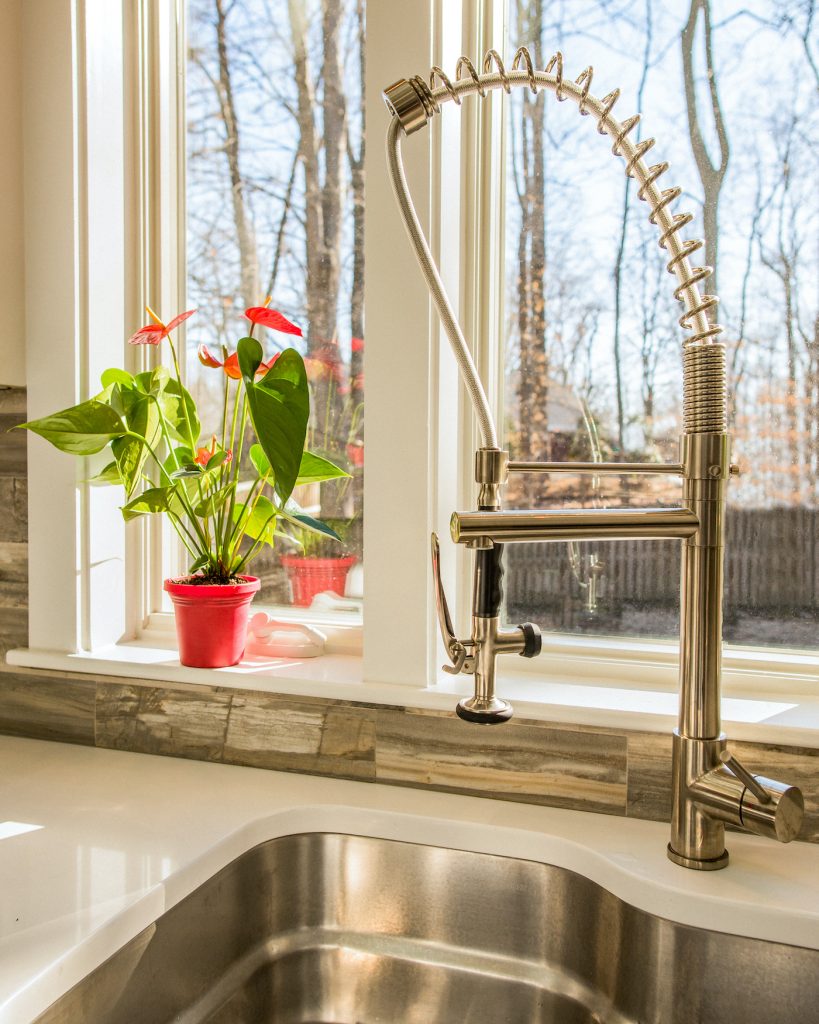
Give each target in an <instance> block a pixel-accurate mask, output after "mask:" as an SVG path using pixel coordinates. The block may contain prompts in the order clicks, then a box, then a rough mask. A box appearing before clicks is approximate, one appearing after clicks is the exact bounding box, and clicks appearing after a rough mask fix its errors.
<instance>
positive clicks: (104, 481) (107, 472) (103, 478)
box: [88, 462, 122, 487]
mask: <svg viewBox="0 0 819 1024" xmlns="http://www.w3.org/2000/svg"><path fill="white" fill-rule="evenodd" d="M88 483H89V484H91V485H92V487H102V486H106V485H111V484H121V483H122V478H121V477H120V475H119V469H118V468H117V464H116V462H109V463H108V465H107V466H105V468H104V469H101V470H100V471H99V473H97V475H96V476H92V477H91V479H90V480H89V481H88Z"/></svg>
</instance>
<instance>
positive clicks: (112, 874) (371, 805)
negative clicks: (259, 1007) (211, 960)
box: [0, 737, 819, 1024]
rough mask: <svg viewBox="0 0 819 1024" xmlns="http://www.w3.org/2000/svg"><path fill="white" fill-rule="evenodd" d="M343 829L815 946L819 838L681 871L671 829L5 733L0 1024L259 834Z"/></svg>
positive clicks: (20, 1015)
mask: <svg viewBox="0 0 819 1024" xmlns="http://www.w3.org/2000/svg"><path fill="white" fill-rule="evenodd" d="M300 832H347V833H352V834H356V835H365V836H375V837H379V838H385V839H398V840H405V841H410V842H417V843H424V844H429V845H437V846H446V847H452V848H457V849H463V850H474V851H478V852H484V853H492V854H496V855H501V856H503V855H507V856H515V857H522V858H526V859H529V860H536V861H542V862H545V863H551V864H557V865H560V866H563V867H568V868H571V869H572V870H574V871H578V872H580V873H582V874H584V875H586V876H587V877H589V878H591V879H593V880H595V881H597V882H599V883H600V884H601V885H603V886H605V887H606V888H607V889H609V890H610V891H612V892H613V893H615V894H616V895H618V896H619V897H621V898H622V899H624V900H627V901H628V902H630V903H632V904H634V905H635V906H638V907H640V908H642V909H644V910H647V911H649V912H651V913H654V914H658V915H660V916H662V917H667V918H671V919H673V920H675V921H679V922H681V923H684V924H691V925H695V926H699V927H707V928H715V929H718V930H720V931H726V932H732V933H734V934H739V935H747V936H752V937H756V938H768V939H772V940H776V941H779V942H787V943H790V944H793V945H801V946H809V947H812V948H815V949H819V846H815V845H807V844H801V843H793V844H791V845H790V846H786V847H783V846H778V845H777V844H775V843H770V842H766V841H764V840H760V839H756V838H755V837H751V836H741V835H730V836H729V837H728V846H729V849H730V852H731V865H730V866H729V867H728V868H727V869H726V870H724V871H719V872H714V873H711V872H694V871H686V870H684V869H682V868H678V867H676V866H674V865H673V864H671V862H670V861H669V860H668V859H667V858H666V855H665V847H666V843H667V841H668V827H667V826H666V825H661V824H655V823H653V822H644V821H635V820H627V819H624V818H617V817H609V816H606V815H600V814H588V813H581V812H578V811H563V810H556V809H552V808H545V807H534V806H531V805H527V804H515V803H507V802H502V801H495V800H491V801H490V800H481V799H476V798H473V797H460V796H452V795H449V794H442V793H432V792H425V791H422V790H412V789H403V788H397V787H390V786H383V785H376V784H369V783H360V782H346V781H342V780H336V779H325V778H317V777H313V776H303V775H295V774H283V773H280V772H270V771H263V770H259V769H254V768H239V767H235V766H232V765H222V764H210V763H203V762H198V761H183V760H174V759H172V758H165V757H153V756H149V755H145V754H131V753H120V752H115V751H108V750H97V749H93V748H88V747H72V746H69V745H67V744H59V743H47V742H42V741H38V740H25V739H14V738H10V737H0V882H1V883H2V885H1V887H0V1024H20V1022H29V1021H31V1020H32V1019H33V1018H34V1017H36V1016H37V1014H39V1013H40V1012H42V1011H43V1010H44V1009H45V1008H46V1007H47V1006H48V1005H49V1004H50V1003H52V1002H53V1001H54V1000H55V999H56V998H58V996H60V995H61V994H62V993H63V992H65V991H67V990H68V989H69V988H70V987H71V986H72V985H74V984H75V983H76V982H78V981H79V980H81V979H82V978H83V977H84V976H85V975H86V974H87V973H88V972H89V971H91V970H93V969H94V968H95V967H96V966H97V965H98V964H100V963H102V961H103V960H105V959H106V958H107V957H108V956H110V955H111V954H112V953H113V952H114V951H115V950H116V949H118V948H119V947H120V946H121V945H122V944H123V943H124V942H126V941H127V940H128V939H130V938H131V937H133V936H134V935H136V934H137V933H138V932H139V931H141V930H142V929H143V928H145V927H146V926H147V925H148V924H150V923H151V922H152V921H154V920H155V919H156V918H157V917H158V916H159V915H160V914H162V913H163V912H164V911H165V910H167V909H168V908H169V907H171V906H173V905H174V904H175V903H177V902H178V901H179V900H181V899H182V898H183V897H184V896H186V895H187V894H188V893H189V892H191V891H192V890H193V889H195V888H196V887H197V886H198V885H199V884H200V883H201V882H203V881H204V880H205V879H206V878H208V877H210V876H211V875H212V874H214V872H216V871H218V870H219V869H220V868H221V867H223V866H224V865H225V864H227V863H228V862H230V861H231V860H233V859H234V858H235V857H237V856H238V855H239V854H241V853H243V852H244V851H245V850H247V849H249V848H250V847H252V846H255V845H256V844H257V843H259V842H263V841H264V840H266V839H270V838H274V837H276V836H281V835H291V834H296V833H300Z"/></svg>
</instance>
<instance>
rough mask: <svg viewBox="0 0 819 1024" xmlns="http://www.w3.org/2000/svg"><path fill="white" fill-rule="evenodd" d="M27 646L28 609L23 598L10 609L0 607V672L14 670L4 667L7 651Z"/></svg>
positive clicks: (13, 670) (14, 670)
mask: <svg viewBox="0 0 819 1024" xmlns="http://www.w3.org/2000/svg"><path fill="white" fill-rule="evenodd" d="M27 646H28V608H27V606H26V600H25V598H24V599H23V600H21V601H20V602H19V603H18V604H16V605H14V606H11V607H5V608H4V607H0V672H3V671H6V670H8V671H11V672H16V671H17V670H16V669H13V668H11V667H10V666H6V664H5V659H6V653H7V652H8V651H11V650H14V648H15V647H27Z"/></svg>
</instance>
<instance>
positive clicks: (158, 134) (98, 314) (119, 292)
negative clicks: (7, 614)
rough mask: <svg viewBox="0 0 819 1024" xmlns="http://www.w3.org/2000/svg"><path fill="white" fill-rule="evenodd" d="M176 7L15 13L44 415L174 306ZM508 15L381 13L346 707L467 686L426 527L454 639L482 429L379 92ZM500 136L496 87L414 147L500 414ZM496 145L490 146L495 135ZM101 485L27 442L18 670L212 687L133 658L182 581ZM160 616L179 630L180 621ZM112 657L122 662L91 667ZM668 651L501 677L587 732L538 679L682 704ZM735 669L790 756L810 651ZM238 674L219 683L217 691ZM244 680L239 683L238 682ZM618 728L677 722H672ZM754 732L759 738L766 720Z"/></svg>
mask: <svg viewBox="0 0 819 1024" xmlns="http://www.w3.org/2000/svg"><path fill="white" fill-rule="evenodd" d="M182 6H183V0H135V2H134V3H133V4H130V5H128V4H126V5H119V4H111V3H110V2H109V0H26V4H24V6H23V34H24V47H25V49H26V52H47V53H48V54H49V60H48V61H45V62H40V63H38V64H34V63H32V62H28V63H27V64H26V65H25V70H24V83H23V84H24V89H23V93H24V160H25V176H26V177H25V180H26V199H25V244H26V254H25V260H26V314H27V327H26V333H27V365H28V367H30V368H35V367H37V368H39V369H41V368H43V367H49V368H50V371H51V372H50V373H49V374H48V375H46V374H44V373H42V372H38V373H32V374H31V376H30V379H29V388H28V400H29V416H30V418H35V417H37V416H41V415H44V414H46V413H48V412H51V411H53V410H54V409H55V408H61V407H66V406H69V405H72V404H74V403H76V402H78V401H81V400H82V399H83V398H86V397H88V396H89V395H90V394H93V393H94V392H95V390H97V388H98V385H97V381H98V379H99V373H100V371H101V370H102V369H103V368H104V367H106V366H109V365H119V364H121V363H122V361H123V359H126V360H127V359H130V360H132V366H131V367H130V368H132V369H139V368H140V366H139V365H137V362H138V361H139V360H144V359H146V358H149V357H150V356H151V355H152V353H146V352H145V351H144V350H134V349H131V350H129V351H127V352H126V350H125V349H126V346H125V345H124V339H125V338H126V337H127V335H128V333H129V332H130V330H131V329H132V327H133V325H134V324H135V323H137V322H140V317H141V315H142V314H141V310H142V307H143V305H144V304H145V301H146V299H147V298H148V297H151V298H156V297H157V296H159V302H160V303H161V306H162V308H163V309H168V310H176V309H177V308H181V307H180V305H179V304H180V302H181V298H182V296H183V294H184V282H183V281H182V280H181V275H180V273H179V267H180V266H182V265H183V264H182V263H181V262H180V253H181V252H182V251H183V249H182V247H183V246H184V206H183V201H182V200H181V198H180V196H181V193H180V191H179V190H178V189H177V182H178V180H179V176H178V173H177V174H176V175H174V174H173V173H170V174H169V173H167V169H168V168H171V169H172V168H173V167H176V168H177V171H178V169H179V167H180V166H181V163H180V161H181V159H182V155H181V153H180V146H179V132H178V126H179V113H180V111H181V110H182V109H183V104H184V97H183V96H181V95H180V85H179V83H180V77H179V76H178V75H176V74H168V69H171V68H174V67H178V65H179V62H180V61H183V60H184V53H183V52H181V51H180V47H181V38H182V36H181V33H180V31H179V27H180V25H181V17H182ZM504 8H505V4H504V3H503V2H502V0H480V2H466V0H464V2H463V3H457V2H455V0H414V2H413V3H412V4H405V3H397V2H394V0H368V14H367V18H368V53H367V78H368V82H367V98H366V105H367V124H368V132H369V139H368V146H367V168H366V170H367V203H368V217H367V224H366V238H365V254H366V261H367V286H366V287H367V291H366V317H367V336H368V346H367V422H368V435H367V475H366V478H365V504H366V506H367V516H366V518H365V533H364V546H365V551H366V565H367V578H366V591H365V602H364V604H365V612H364V653H363V665H362V669H361V672H360V674H356V673H353V674H352V675H349V672H348V676H349V679H351V680H354V681H361V680H363V682H362V685H361V687H360V689H359V690H358V691H357V692H356V694H355V695H354V696H355V699H360V700H368V699H372V700H377V701H379V702H384V703H403V704H408V705H419V706H432V707H449V706H450V705H451V703H452V701H451V694H452V693H455V692H457V693H465V692H467V691H468V690H469V688H470V685H471V680H470V679H469V678H468V677H463V676H461V677H458V678H457V679H456V680H453V679H452V678H451V677H448V676H444V675H442V674H441V671H440V665H441V664H442V662H443V661H444V654H443V648H442V645H441V643H440V639H439V637H438V634H437V628H436V624H435V619H434V606H433V602H432V592H431V580H430V568H429V558H428V550H429V534H430V532H431V531H432V530H433V529H437V530H438V531H439V532H441V533H442V534H444V542H443V543H442V552H443V558H444V578H445V583H446V585H447V588H448V591H449V594H450V596H451V597H454V598H455V602H454V603H455V606H456V609H457V616H456V618H457V624H458V627H459V628H460V629H461V630H465V629H466V628H467V625H468V605H469V589H470V581H469V565H468V556H467V555H466V553H464V552H462V551H461V550H458V552H455V550H454V546H453V545H450V544H448V543H447V542H446V537H445V535H446V532H447V531H446V527H447V523H448V519H449V515H450V513H451V511H452V510H453V509H455V508H458V507H470V506H471V505H472V504H473V503H474V493H473V491H474V486H473V484H472V483H471V454H472V451H473V449H474V442H475V428H474V423H473V420H472V414H471V410H470V408H469V406H468V403H467V402H466V400H465V396H464V393H463V388H462V386H461V385H460V384H459V382H458V379H457V371H456V369H455V364H454V360H453V359H452V357H451V355H450V353H449V351H448V346H447V345H446V340H445V338H444V337H443V336H442V334H441V332H440V330H439V328H438V325H437V321H436V320H435V318H434V316H433V314H432V310H431V306H430V302H429V297H428V295H427V292H426V288H425V286H424V285H423V282H422V280H421V276H420V273H419V271H418V268H417V266H416V263H415V260H414V257H413V256H412V253H411V251H410V247H409V246H408V245H407V244H406V239H405V235H404V230H403V227H402V225H401V223H400V219H399V216H398V213H397V209H396V207H395V203H394V201H393V197H392V195H391V192H390V186H389V183H388V179H387V174H386V170H385V162H384V154H383V145H382V144H381V140H380V137H381V133H382V131H386V124H387V118H386V113H385V110H384V107H383V103H382V100H381V95H380V94H381V89H382V88H383V87H384V86H385V85H387V84H388V83H389V82H390V81H393V80H395V79H396V78H398V77H400V76H402V75H409V74H415V73H420V74H423V73H425V71H426V69H427V68H428V67H430V66H431V65H432V64H440V65H441V66H442V67H444V68H450V69H451V68H454V64H455V60H456V59H457V56H458V55H459V54H460V53H461V52H467V53H471V54H472V55H473V56H474V55H475V54H480V53H482V52H484V50H485V49H487V48H488V47H489V46H490V45H492V44H493V43H494V44H495V45H496V46H498V48H501V49H502V46H500V45H499V44H501V43H502V40H503V37H504V36H503V20H504V13H505V11H504ZM124 9H127V13H128V19H129V20H126V19H125V15H124V13H123V11H124ZM399 41H400V45H399ZM396 52H399V53H400V60H399V61H396V58H395V56H394V55H395V53H396ZM502 132H503V114H502V105H501V104H500V98H499V97H498V99H497V102H496V101H493V102H492V103H491V104H490V103H486V104H481V105H480V109H478V105H477V103H473V104H472V110H471V112H470V104H469V101H467V103H466V104H464V107H463V114H462V115H461V116H458V115H457V114H456V113H455V112H454V111H448V110H445V113H444V115H443V116H442V117H440V118H436V119H435V121H434V123H433V125H432V127H431V131H429V132H426V133H421V134H419V135H416V136H414V137H412V138H411V139H409V140H407V142H406V144H405V146H404V159H405V164H406V169H407V173H408V177H409V179H410V181H411V184H412V192H413V199H414V201H415V204H416V206H417V208H418V210H419V214H420V216H421V219H422V222H423V223H424V226H425V228H426V229H427V230H428V231H429V234H430V237H431V239H432V242H433V250H434V251H435V252H436V253H437V254H438V256H439V259H440V262H441V266H442V272H443V275H444V279H445V283H446V285H447V288H448V290H449V292H450V295H451V297H452V299H453V302H454V304H455V306H456V308H460V309H461V312H462V318H463V324H464V328H465V333H466V336H467V338H474V339H475V342H474V348H475V356H476V360H477V362H478V365H479V367H480V368H481V371H482V374H483V376H484V379H485V380H486V382H487V388H488V391H489V394H490V399H491V400H493V401H495V402H496V403H497V402H498V400H499V392H500V381H501V377H502V372H501V369H502V368H501V367H500V364H499V351H500V346H499V338H500V336H501V315H502V310H501V308H500V304H499V303H498V302H497V301H496V300H495V299H494V296H497V295H499V294H501V290H500V288H499V282H500V281H502V274H503V258H502V249H503V247H502V239H503V223H502V216H503V202H502V199H503V187H504V186H503V174H502V163H503V147H502V145H501V139H502ZM157 138H158V139H159V147H158V149H157V147H156V145H155V141H156V139H157ZM487 139H489V140H490V142H491V144H490V145H483V141H484V140H487ZM158 154H161V159H160V158H159V156H158ZM476 156H480V160H476ZM476 167H477V168H478V170H477V171H476V170H475V168H476ZM479 296H484V300H483V301H484V304H483V305H481V304H480V300H479ZM481 325H483V329H481ZM380 339H387V340H388V342H387V343H384V342H382V341H380ZM425 339H429V343H428V344H426V343H425ZM379 425H381V426H380V427H379ZM452 438H456V439H457V440H456V441H455V442H453V441H452ZM444 439H446V440H444ZM88 475H90V473H89V467H88V466H87V465H86V466H84V465H83V464H82V463H80V462H79V461H78V460H72V459H69V458H66V457H65V456H64V455H63V454H62V453H59V452H57V451H55V450H54V449H52V448H50V447H49V446H48V445H46V444H44V443H43V442H42V440H41V439H39V438H36V437H30V440H29V493H30V516H29V523H30V536H31V543H30V545H29V569H30V597H29V609H30V630H29V645H30V646H29V649H27V650H25V651H17V652H12V653H11V654H10V656H9V661H10V662H11V663H13V664H17V665H29V666H32V667H39V668H64V669H73V670H74V671H104V672H107V673H115V674H125V675H137V676H140V677H142V678H146V677H148V678H159V679H161V678H171V677H173V678H179V679H181V680H184V681H191V682H193V681H204V680H207V679H210V678H212V676H211V674H210V673H207V672H203V671H201V670H177V669H173V668H169V667H168V665H167V664H166V663H165V662H158V663H153V662H150V663H146V662H145V661H144V660H140V657H139V654H138V645H132V646H131V647H130V648H129V647H128V646H127V641H132V640H133V639H134V638H136V637H138V636H139V634H140V632H141V631H142V630H143V628H144V626H145V624H146V623H147V622H148V620H149V618H150V616H151V613H153V612H156V611H157V610H158V609H159V608H160V607H161V605H160V597H161V581H162V578H163V576H164V575H167V574H168V570H167V567H163V565H162V561H161V559H158V558H157V557H156V555H155V554H154V553H153V552H155V550H156V545H155V544H152V542H151V537H150V531H151V530H152V529H155V528H156V524H139V525H132V526H131V527H129V528H128V529H127V530H126V529H125V528H124V526H123V524H122V521H121V517H120V514H119V511H118V505H119V501H120V496H119V495H118V494H117V493H115V491H114V489H105V488H99V489H96V488H95V489H92V488H89V487H88V485H87V484H85V483H83V480H84V479H86V478H87V476H88ZM46 538H47V543H45V539H46ZM167 549H168V546H167V545H166V546H165V550H167ZM158 621H159V624H160V627H161V626H162V625H163V623H164V626H165V628H167V626H168V622H169V619H168V618H167V617H165V618H164V619H163V617H162V616H159V620H158ZM124 642H125V643H124ZM113 648H116V650H117V652H118V653H117V654H116V656H114V655H111V656H106V655H103V656H100V655H99V654H98V652H99V651H107V650H109V649H113ZM340 649H349V645H348V646H347V648H345V647H344V645H343V644H342V645H341V647H340ZM348 660H349V659H348ZM677 660H678V658H677V645H676V644H675V643H671V642H669V643H660V642H651V641H639V640H631V639H629V640H627V641H625V642H614V641H612V640H607V639H603V638H580V637H573V636H560V635H552V636H549V637H548V638H547V642H546V644H545V653H544V655H543V656H542V657H541V658H540V659H538V660H537V661H534V662H520V664H519V665H518V664H516V665H514V666H510V665H507V664H505V663H502V664H501V666H500V669H501V681H502V683H504V684H507V683H508V686H509V687H510V688H511V693H512V695H513V696H514V697H516V698H517V699H518V700H520V701H522V702H523V703H522V706H521V711H522V713H524V714H526V715H527V716H530V717H541V718H560V717H564V718H568V719H570V720H582V718H583V715H582V714H580V713H579V712H578V708H579V707H581V706H585V707H586V708H587V709H588V708H589V707H593V706H594V705H593V701H591V700H590V699H587V698H585V697H582V696H581V697H580V698H578V699H577V700H576V701H575V702H574V703H572V701H571V700H569V699H568V698H567V699H566V703H565V706H564V707H563V710H560V708H556V705H555V703H554V695H555V691H554V686H552V687H551V688H550V686H549V685H548V683H547V682H545V680H550V679H558V680H561V681H562V682H564V683H567V684H570V685H574V686H576V687H581V688H582V687H584V686H585V687H586V688H587V692H591V690H593V689H595V688H597V689H600V688H606V687H608V688H610V690H612V692H616V693H619V692H621V691H623V692H624V688H625V687H630V688H631V691H634V692H638V691H639V692H648V690H649V688H653V689H654V690H657V691H662V692H663V693H665V694H666V695H672V696H673V695H674V694H676V666H677ZM166 661H167V659H166ZM502 661H503V662H511V661H515V662H518V661H519V659H503V660H502ZM317 662H323V664H321V665H319V664H317V665H316V671H315V673H314V674H313V676H312V677H311V682H310V687H312V689H311V690H310V692H316V693H318V692H321V693H324V694H326V695H328V696H338V695H341V694H343V695H344V696H347V697H350V696H353V695H352V694H351V692H350V688H349V685H348V682H344V683H337V681H336V680H334V678H333V671H334V668H333V664H332V662H331V661H329V660H328V659H317ZM724 668H725V684H726V686H725V689H726V693H727V694H736V695H737V697H743V696H744V695H748V696H749V699H764V698H768V697H770V698H771V699H772V700H774V701H775V700H776V699H777V698H779V697H782V696H783V695H787V696H788V699H793V700H797V701H798V706H799V707H802V706H803V705H804V707H805V708H806V712H805V716H806V717H805V720H804V721H805V726H804V728H793V729H792V730H791V731H789V733H788V736H789V740H788V742H814V743H815V742H816V740H817V737H819V701H817V703H816V706H815V707H814V706H813V705H810V706H809V700H808V697H809V695H812V694H815V693H816V682H817V678H819V658H818V657H814V656H813V655H811V654H808V653H805V652H799V651H778V650H772V649H771V648H764V649H762V648H760V649H750V648H729V649H728V650H727V651H726V655H725V659H724ZM517 669H520V670H521V671H515V670H517ZM308 675H309V674H308ZM291 676H292V677H291ZM233 678H234V677H232V676H223V675H221V674H220V675H219V676H218V680H219V682H220V684H227V685H229V684H230V683H229V680H230V679H233ZM258 678H259V677H257V676H254V681H255V680H256V679H258ZM345 678H347V677H345ZM238 679H239V680H240V683H241V684H243V685H247V682H248V680H247V677H246V675H241V674H240V675H239V676H238ZM259 685H262V684H261V683H260V684H259ZM267 685H268V686H269V687H270V688H275V689H277V690H279V691H283V692H296V691H297V692H307V691H306V690H305V676H304V674H303V673H302V674H301V677H299V674H298V673H295V674H291V675H288V674H287V672H286V671H285V672H283V673H274V675H273V682H271V683H268V684H267ZM589 687H590V688H591V690H590V689H589ZM612 688H613V689H612ZM631 691H630V692H631ZM793 695H796V696H793ZM803 696H804V698H805V700H804V701H802V700H801V698H802V697H803ZM546 702H548V703H546ZM610 703H611V702H610V701H609V704H610ZM609 704H606V702H605V701H604V702H603V704H602V705H601V706H602V711H601V712H600V714H599V715H597V718H595V719H594V720H595V723H596V724H601V723H604V722H614V721H615V720H619V719H617V715H616V714H613V713H611V711H612V709H611V708H610V706H609ZM592 717H594V716H592ZM672 717H673V716H672ZM628 721H629V722H630V723H632V724H634V721H636V722H637V724H636V726H635V727H637V728H661V729H665V728H667V726H668V721H669V714H668V713H667V711H666V710H663V711H658V712H657V713H656V715H652V714H649V715H647V716H644V717H643V718H639V717H638V718H636V719H634V718H633V716H632V718H630V719H628ZM749 721H750V720H749ZM732 731H733V732H734V734H735V735H737V731H736V730H735V729H732ZM748 734H749V735H758V731H757V732H754V728H753V723H751V724H750V725H749V729H748Z"/></svg>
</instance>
